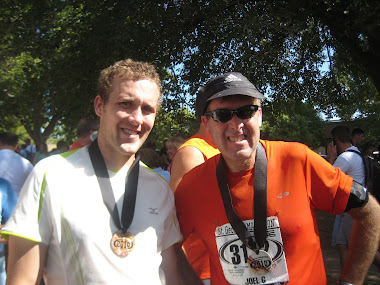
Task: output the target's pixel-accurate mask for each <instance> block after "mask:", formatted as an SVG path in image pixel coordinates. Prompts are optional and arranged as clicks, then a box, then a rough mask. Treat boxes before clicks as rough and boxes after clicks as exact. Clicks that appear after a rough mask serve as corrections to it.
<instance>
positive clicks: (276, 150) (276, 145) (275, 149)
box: [260, 140, 309, 157]
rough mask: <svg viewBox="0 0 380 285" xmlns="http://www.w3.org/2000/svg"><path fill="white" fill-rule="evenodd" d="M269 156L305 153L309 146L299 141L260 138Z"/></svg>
mask: <svg viewBox="0 0 380 285" xmlns="http://www.w3.org/2000/svg"><path fill="white" fill-rule="evenodd" d="M260 142H261V143H262V145H263V146H264V148H265V150H266V153H267V156H268V157H282V156H296V155H304V154H305V153H306V152H307V151H308V149H309V148H308V146H306V145H304V144H302V143H299V142H285V141H269V140H260Z"/></svg>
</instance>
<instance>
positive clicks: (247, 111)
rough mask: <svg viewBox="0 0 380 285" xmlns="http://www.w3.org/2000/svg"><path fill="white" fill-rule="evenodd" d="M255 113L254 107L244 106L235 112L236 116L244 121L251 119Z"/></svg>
mask: <svg viewBox="0 0 380 285" xmlns="http://www.w3.org/2000/svg"><path fill="white" fill-rule="evenodd" d="M255 111H256V108H254V106H244V107H241V108H239V109H237V110H236V114H237V116H238V117H239V118H240V119H242V120H246V119H249V118H251V117H252V114H253V113H254V112H255Z"/></svg>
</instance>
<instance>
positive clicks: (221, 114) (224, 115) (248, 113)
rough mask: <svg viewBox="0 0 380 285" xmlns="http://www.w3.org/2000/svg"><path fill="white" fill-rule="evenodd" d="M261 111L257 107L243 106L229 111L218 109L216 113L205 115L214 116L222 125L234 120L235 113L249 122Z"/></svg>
mask: <svg viewBox="0 0 380 285" xmlns="http://www.w3.org/2000/svg"><path fill="white" fill-rule="evenodd" d="M258 109H259V106H257V105H248V106H243V107H241V108H239V109H237V110H228V109H218V110H214V111H210V112H207V113H206V114H205V115H208V116H212V118H213V119H214V120H215V121H217V122H220V123H226V122H228V121H229V120H231V119H232V116H233V115H234V113H236V115H237V116H238V117H239V118H240V119H241V120H247V119H250V118H251V117H252V115H253V114H254V113H255V112H256V111H257V110H258Z"/></svg>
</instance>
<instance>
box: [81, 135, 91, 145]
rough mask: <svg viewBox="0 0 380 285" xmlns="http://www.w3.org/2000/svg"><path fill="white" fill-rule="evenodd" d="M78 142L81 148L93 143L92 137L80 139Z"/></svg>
mask: <svg viewBox="0 0 380 285" xmlns="http://www.w3.org/2000/svg"><path fill="white" fill-rule="evenodd" d="M77 142H78V143H79V144H80V145H81V146H86V145H88V144H90V143H91V142H92V141H91V140H90V136H87V137H78V138H77Z"/></svg>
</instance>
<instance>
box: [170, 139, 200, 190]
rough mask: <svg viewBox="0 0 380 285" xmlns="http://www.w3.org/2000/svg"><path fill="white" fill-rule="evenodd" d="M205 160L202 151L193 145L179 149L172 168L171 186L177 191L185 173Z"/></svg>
mask: <svg viewBox="0 0 380 285" xmlns="http://www.w3.org/2000/svg"><path fill="white" fill-rule="evenodd" d="M203 162H205V159H204V157H203V154H202V152H201V151H200V150H199V149H197V148H195V147H193V146H185V147H183V148H181V149H180V150H179V151H177V153H176V154H175V156H174V159H173V162H172V166H171V169H170V188H172V190H173V191H175V189H176V188H177V186H178V184H179V183H180V182H181V180H182V177H183V175H185V174H186V173H187V172H189V171H190V170H191V169H193V168H194V167H196V166H198V165H200V164H202V163H203Z"/></svg>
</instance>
